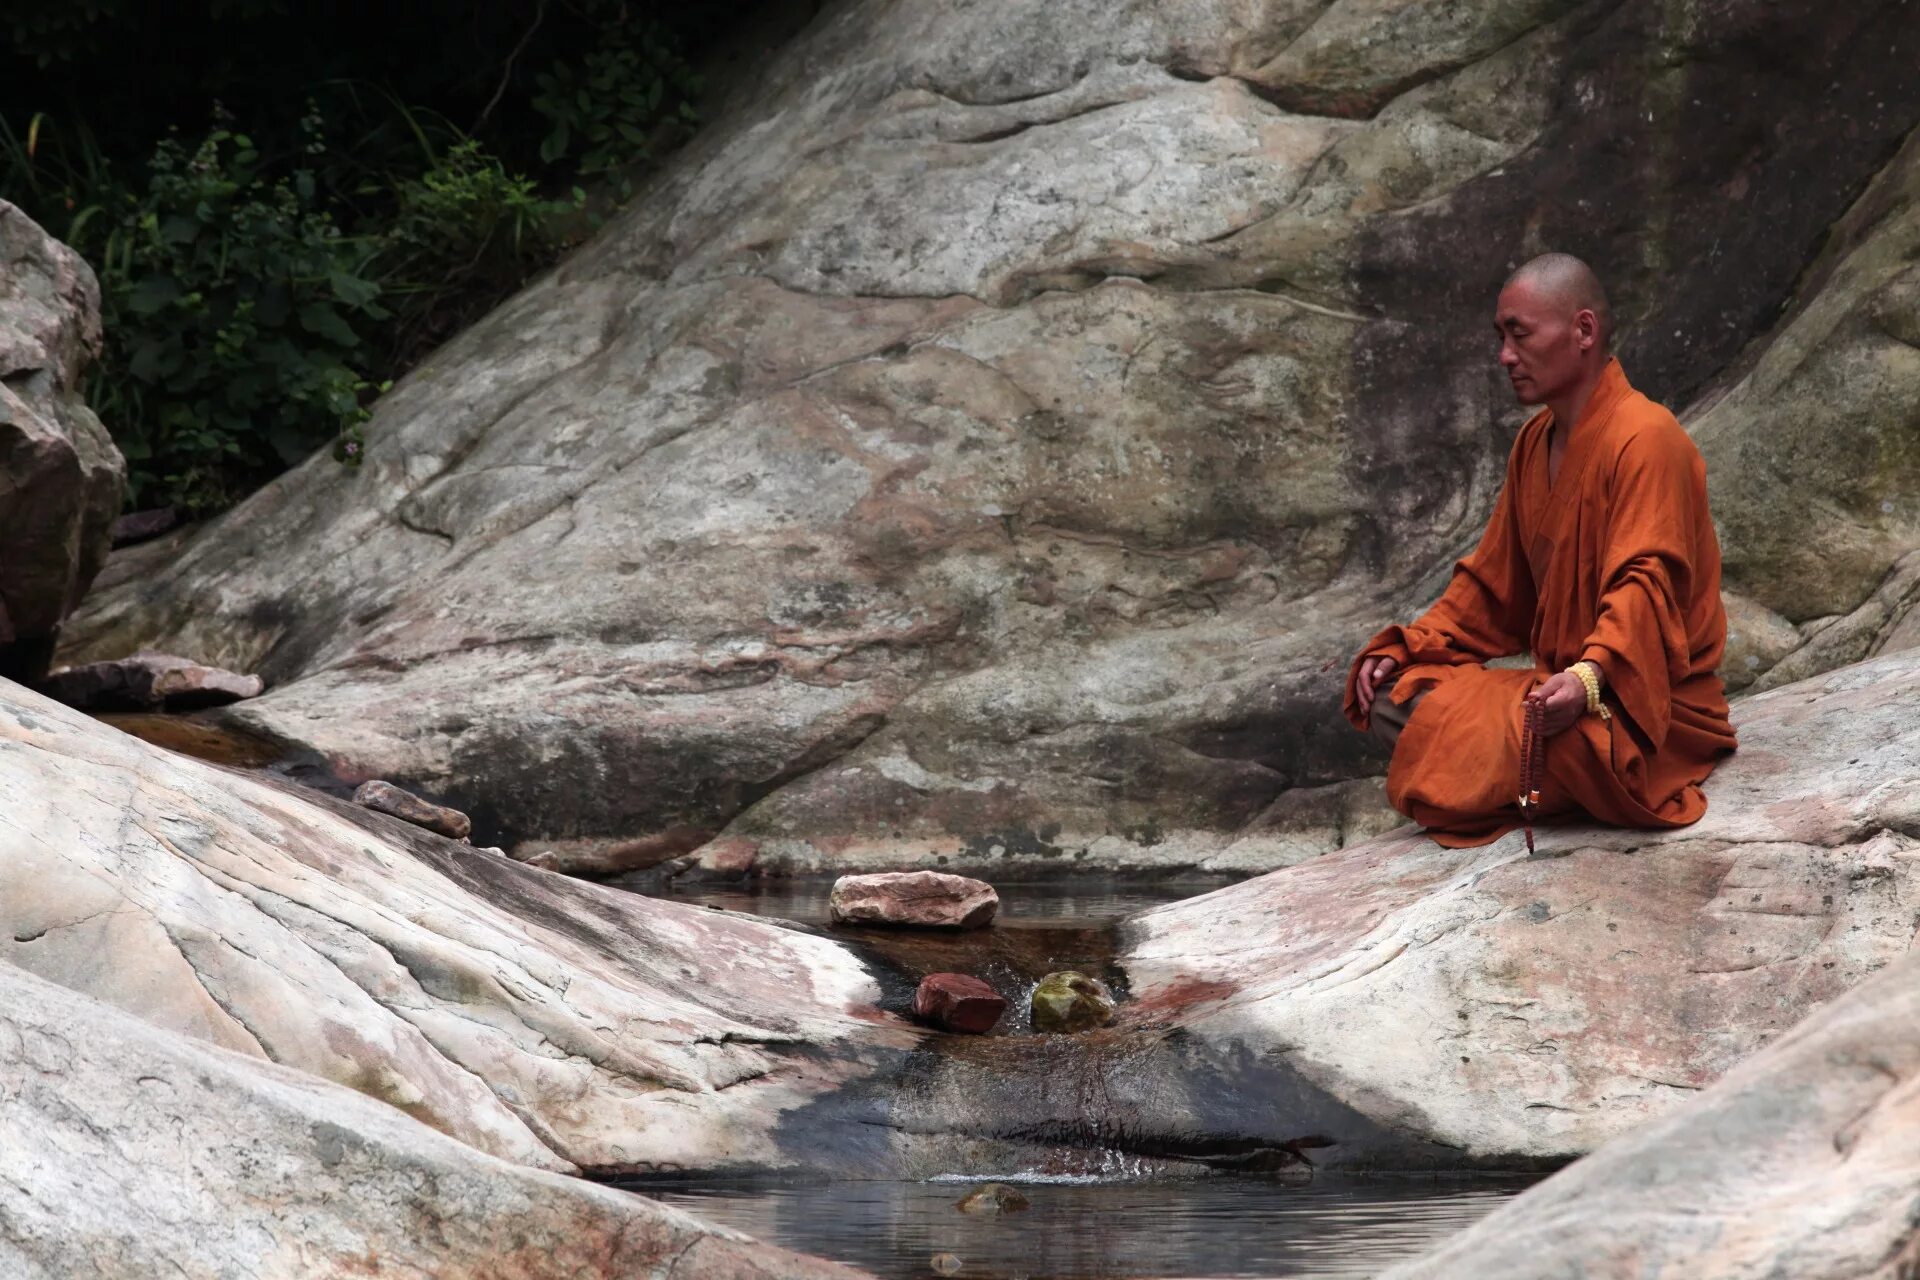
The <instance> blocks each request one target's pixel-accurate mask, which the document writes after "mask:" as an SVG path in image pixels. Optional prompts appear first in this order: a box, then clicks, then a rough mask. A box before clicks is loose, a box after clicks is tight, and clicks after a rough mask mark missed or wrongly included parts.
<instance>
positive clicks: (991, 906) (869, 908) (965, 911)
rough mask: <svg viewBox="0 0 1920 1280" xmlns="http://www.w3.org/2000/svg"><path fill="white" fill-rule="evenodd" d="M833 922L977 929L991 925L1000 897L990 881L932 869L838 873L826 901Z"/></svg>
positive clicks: (924, 927)
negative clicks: (867, 873)
mask: <svg viewBox="0 0 1920 1280" xmlns="http://www.w3.org/2000/svg"><path fill="white" fill-rule="evenodd" d="M828 907H829V910H830V911H831V913H832V917H833V922H834V923H835V924H878V925H898V926H905V927H910V928H922V929H978V928H982V927H983V926H986V925H989V924H992V923H993V917H994V913H995V912H997V911H999V910H1000V895H999V894H998V893H996V892H995V891H994V888H993V886H992V885H990V884H987V883H985V882H984V881H980V880H973V879H969V878H968V877H966V876H950V875H944V874H942V873H941V872H938V871H882V872H878V873H876V874H873V875H865V876H841V877H840V878H839V879H838V880H835V881H834V882H833V892H832V895H831V897H830V899H829V902H828Z"/></svg>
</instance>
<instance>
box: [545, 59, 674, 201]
mask: <svg viewBox="0 0 1920 1280" xmlns="http://www.w3.org/2000/svg"><path fill="white" fill-rule="evenodd" d="M534 84H535V85H536V86H537V87H538V88H539V92H538V93H537V94H535V95H534V97H533V101H532V106H533V109H534V110H535V111H537V112H539V113H540V114H541V115H542V116H544V117H546V119H547V121H548V122H549V124H550V125H551V128H549V129H548V131H547V135H546V137H544V138H542V139H541V140H540V159H541V160H542V161H543V162H545V163H547V164H553V163H556V162H558V161H560V160H562V159H563V158H566V157H568V156H573V157H575V158H576V160H575V163H576V166H577V168H578V171H579V174H580V176H581V177H583V178H598V177H612V178H613V179H614V181H615V183H616V185H617V186H618V188H619V194H620V197H621V198H622V199H625V198H626V196H627V195H628V194H630V192H629V189H628V186H627V182H626V180H625V178H624V176H623V173H622V171H624V170H625V169H627V168H628V167H630V166H631V165H633V164H634V163H635V162H636V161H639V160H644V159H647V158H649V157H650V156H652V154H653V150H654V147H655V146H656V145H657V144H661V143H672V142H677V141H679V136H680V134H681V132H683V131H684V129H685V128H687V127H689V126H690V125H691V124H692V122H693V120H694V118H695V116H694V110H693V104H692V103H691V101H689V98H690V96H691V94H692V93H693V91H694V89H695V88H696V87H697V78H696V77H695V76H694V74H693V72H692V70H691V69H690V68H689V67H688V66H687V64H686V63H685V61H684V60H682V59H681V58H680V57H679V55H678V54H677V53H676V52H675V51H674V49H673V47H672V45H671V44H670V43H669V41H668V40H667V39H666V37H665V35H664V33H663V32H662V30H661V28H660V27H659V26H658V25H657V24H651V23H649V24H644V25H642V26H640V27H638V28H637V29H634V30H632V31H630V32H628V33H625V35H624V37H623V38H621V39H620V40H619V42H618V43H615V44H613V45H611V46H610V47H607V48H602V49H595V50H592V51H590V52H588V53H587V54H585V55H584V56H583V57H582V58H581V59H580V61H579V62H577V63H574V62H556V63H555V64H554V65H553V66H551V67H550V68H549V69H548V70H546V71H543V72H541V73H540V74H539V75H537V76H535V77H534Z"/></svg>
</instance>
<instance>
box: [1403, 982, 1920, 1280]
mask: <svg viewBox="0 0 1920 1280" xmlns="http://www.w3.org/2000/svg"><path fill="white" fill-rule="evenodd" d="M1916 1081H1920V957H1909V958H1907V959H1905V960H1903V961H1901V962H1899V963H1898V964H1895V965H1893V966H1891V967H1889V968H1888V969H1887V970H1886V971H1885V972H1884V973H1880V974H1877V975H1875V976H1874V977H1873V978H1871V979H1869V980H1868V981H1866V982H1864V983H1862V984H1861V985H1860V986H1859V987H1857V988H1855V989H1854V990H1853V991H1850V992H1848V993H1847V994H1846V995H1844V996H1842V997H1841V998H1840V999H1838V1000H1836V1001H1834V1002H1833V1003H1832V1004H1831V1005H1828V1006H1827V1007H1826V1008H1824V1009H1822V1010H1820V1011H1819V1012H1818V1013H1815V1014H1813V1015H1812V1016H1811V1017H1809V1018H1807V1019H1806V1020H1805V1021H1804V1022H1802V1023H1801V1024H1799V1025H1798V1026H1796V1027H1794V1028H1793V1030H1791V1031H1789V1032H1788V1033H1787V1034H1786V1035H1784V1036H1782V1037H1781V1038H1780V1039H1779V1040H1777V1041H1775V1042H1774V1043H1773V1044H1772V1045H1770V1046H1769V1047H1768V1048H1767V1049H1766V1050H1764V1051H1763V1052H1761V1053H1759V1054H1756V1055H1755V1056H1754V1057H1753V1058H1751V1059H1749V1060H1748V1061H1746V1062H1744V1063H1742V1064H1740V1065H1739V1066H1738V1067H1735V1068H1734V1069H1733V1070H1732V1071H1730V1072H1729V1073H1728V1074H1727V1076H1726V1078H1725V1079H1723V1080H1721V1081H1720V1082H1719V1083H1718V1084H1716V1085H1714V1086H1713V1087H1712V1088H1711V1089H1708V1090H1707V1091H1706V1092H1705V1093H1702V1094H1701V1095H1700V1096H1699V1097H1698V1098H1695V1099H1692V1100H1689V1101H1687V1102H1684V1103H1682V1104H1680V1105H1679V1106H1677V1107H1675V1108H1674V1109H1672V1110H1671V1111H1669V1112H1668V1113H1667V1114H1666V1115H1664V1116H1662V1117H1660V1118H1659V1119H1657V1120H1654V1121H1652V1122H1651V1123H1649V1124H1646V1125H1643V1126H1642V1127H1640V1128H1638V1129H1635V1130H1634V1131H1633V1132H1631V1133H1628V1134H1626V1135H1624V1136H1623V1137H1620V1138H1616V1139H1615V1140H1614V1141H1612V1142H1610V1143H1608V1144H1607V1145H1606V1146H1605V1147H1602V1148H1601V1149H1600V1150H1599V1151H1597V1152H1595V1153H1594V1154H1593V1155H1590V1156H1588V1157H1587V1158H1586V1159H1584V1160H1581V1161H1580V1162H1579V1163H1577V1164H1575V1165H1573V1166H1572V1167H1571V1168H1569V1169H1566V1170H1564V1171H1562V1172H1561V1173H1559V1174H1557V1175H1555V1176H1554V1177H1552V1178H1550V1179H1548V1180H1547V1181H1546V1182H1543V1183H1541V1184H1540V1185H1539V1186H1537V1187H1534V1188H1532V1189H1530V1190H1528V1191H1526V1192H1524V1193H1523V1194H1521V1195H1520V1196H1519V1197H1517V1198H1516V1199H1514V1200H1512V1201H1511V1202H1509V1203H1508V1204H1505V1205H1503V1206H1501V1207H1500V1208H1499V1209H1497V1210H1495V1211H1494V1212H1493V1213H1491V1214H1489V1215H1488V1216H1487V1217H1485V1218H1482V1219H1481V1220H1480V1221H1479V1222H1478V1223H1476V1224H1474V1225H1473V1226H1472V1227H1469V1228H1468V1229H1467V1230H1466V1231H1463V1232H1461V1233H1460V1234H1459V1235H1457V1236H1454V1237H1453V1238H1452V1239H1450V1240H1449V1241H1448V1242H1447V1243H1446V1244H1445V1245H1443V1246H1442V1247H1440V1248H1438V1249H1436V1250H1434V1251H1433V1252H1431V1253H1430V1254H1427V1255H1426V1256H1423V1257H1421V1258H1419V1259H1418V1260H1416V1261H1414V1262H1411V1263H1408V1264H1406V1265H1403V1266H1399V1267H1395V1268H1394V1269H1393V1270H1392V1271H1390V1272H1388V1273H1387V1274H1388V1276H1389V1277H1394V1278H1397V1280H1538V1278H1540V1277H1546V1276H1552V1277H1556V1280H1612V1277H1616V1276H1619V1277H1626V1276H1631V1277H1634V1280H1695V1278H1696V1277H1705V1276H1711V1277H1713V1280H1773V1278H1774V1277H1783V1276H1792V1277H1796V1278H1799V1277H1805V1278H1806V1280H1816V1278H1823V1280H1840V1278H1841V1277H1849V1278H1856V1277H1857V1278H1859V1280H1867V1278H1868V1277H1873V1278H1874V1280H1905V1278H1906V1277H1909V1276H1913V1275H1916V1274H1920V1087H1916Z"/></svg>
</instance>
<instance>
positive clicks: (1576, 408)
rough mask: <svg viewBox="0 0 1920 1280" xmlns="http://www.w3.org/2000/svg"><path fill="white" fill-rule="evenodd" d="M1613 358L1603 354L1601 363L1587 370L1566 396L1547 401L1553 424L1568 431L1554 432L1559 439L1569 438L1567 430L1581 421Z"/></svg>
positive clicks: (1570, 429)
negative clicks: (1551, 412) (1551, 411)
mask: <svg viewBox="0 0 1920 1280" xmlns="http://www.w3.org/2000/svg"><path fill="white" fill-rule="evenodd" d="M1612 358H1613V357H1612V356H1602V357H1601V358H1600V363H1598V364H1596V365H1594V366H1593V368H1591V369H1589V370H1587V373H1586V376H1585V377H1583V378H1581V379H1580V381H1579V382H1578V383H1576V384H1575V385H1574V387H1573V389H1572V390H1570V391H1568V392H1567V393H1566V394H1565V395H1564V396H1555V397H1554V398H1553V399H1551V400H1549V401H1547V408H1549V409H1551V410H1553V425H1554V426H1555V427H1556V428H1557V427H1565V428H1566V431H1559V430H1556V431H1555V432H1554V435H1555V436H1556V437H1557V438H1558V439H1560V440H1562V441H1564V440H1565V439H1566V438H1567V432H1570V431H1572V430H1573V427H1574V424H1575V423H1577V422H1579V421H1580V415H1581V414H1582V413H1584V412H1585V411H1586V408H1587V402H1588V401H1589V400H1591V399H1593V393H1594V390H1595V389H1596V388H1597V387H1599V385H1600V379H1601V377H1602V376H1603V375H1605V373H1606V371H1607V362H1608V361H1609V360H1611V359H1612Z"/></svg>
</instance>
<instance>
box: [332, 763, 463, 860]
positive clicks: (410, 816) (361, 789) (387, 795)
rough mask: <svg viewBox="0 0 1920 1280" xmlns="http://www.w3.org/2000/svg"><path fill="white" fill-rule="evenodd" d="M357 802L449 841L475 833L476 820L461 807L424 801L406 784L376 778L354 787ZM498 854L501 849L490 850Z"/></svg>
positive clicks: (355, 801) (461, 838)
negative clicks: (460, 809) (453, 807)
mask: <svg viewBox="0 0 1920 1280" xmlns="http://www.w3.org/2000/svg"><path fill="white" fill-rule="evenodd" d="M353 802H354V803H355V804H361V805H365V806H366V807H367V808H369V809H372V810H373V811H374V812H376V813H384V814H389V815H391V816H392V817H395V818H398V819H400V820H401V821H402V822H411V823H412V824H413V825H414V826H416V827H425V828H426V829H427V830H429V831H433V832H437V833H438V834H440V835H443V836H445V837H447V839H449V840H465V839H466V838H467V837H468V836H469V835H471V834H472V833H473V820H472V819H470V818H468V817H467V815H466V814H464V813H462V812H460V811H459V810H458V809H449V808H447V807H446V806H445V805H438V804H434V803H433V802H432V801H430V800H422V799H421V798H420V797H419V796H416V795H415V794H413V792H411V791H408V790H406V789H405V788H403V787H396V786H394V785H393V784H392V783H391V782H385V781H382V780H380V779H378V778H375V779H373V780H371V781H368V782H363V783H361V784H360V785H359V786H357V787H355V788H354V789H353ZM488 852H494V853H497V852H499V850H497V849H495V850H489V851H488Z"/></svg>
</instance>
